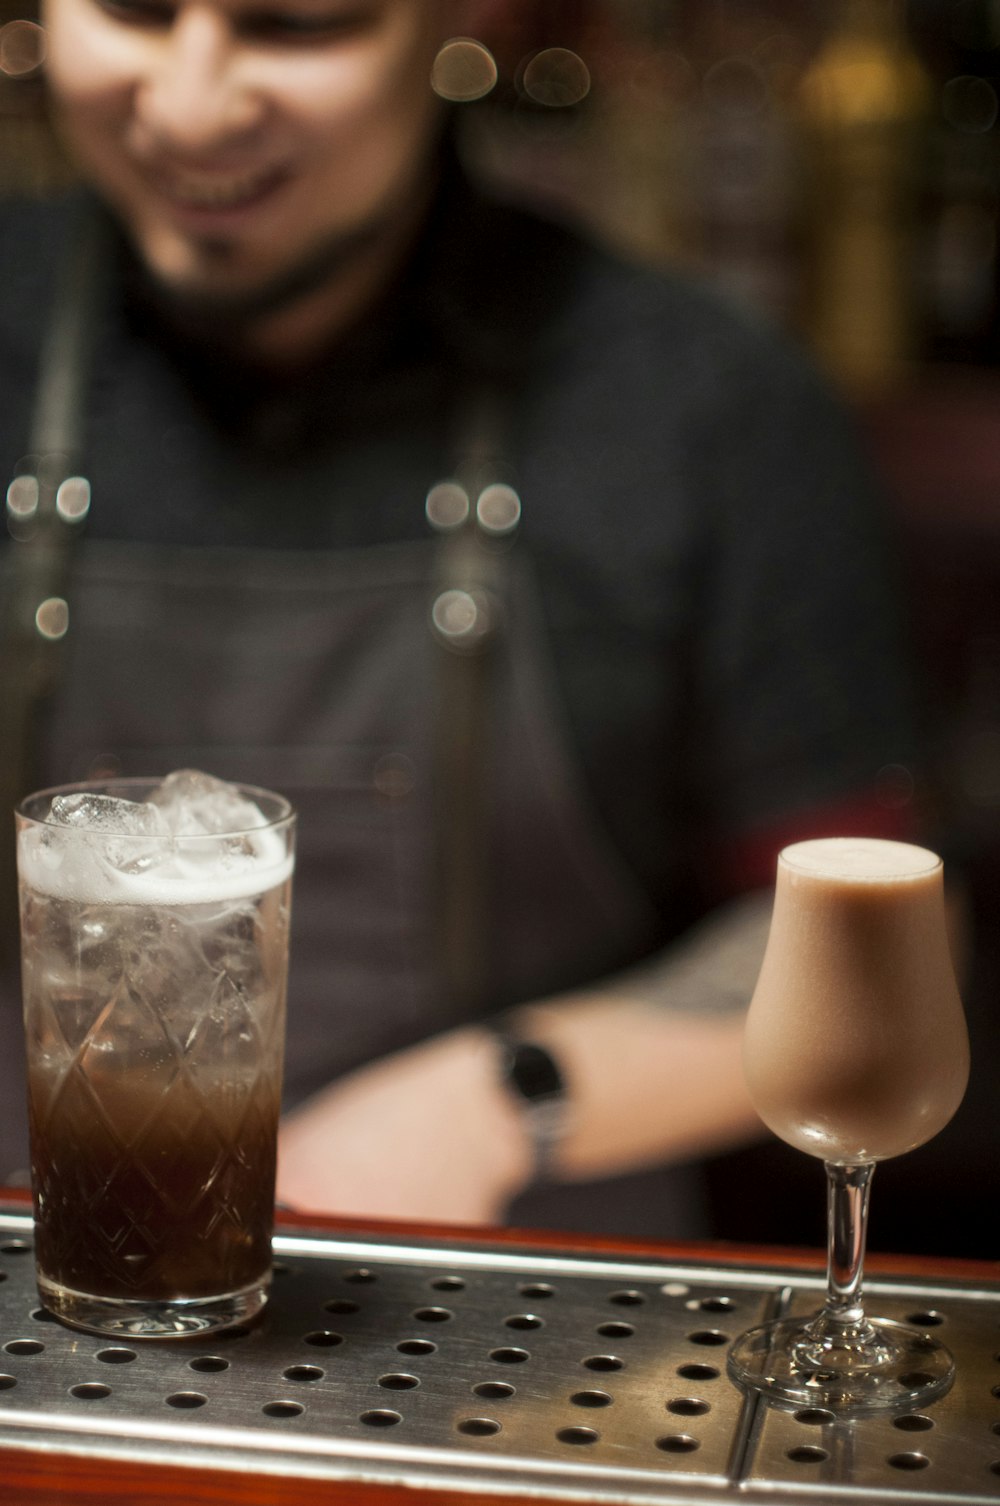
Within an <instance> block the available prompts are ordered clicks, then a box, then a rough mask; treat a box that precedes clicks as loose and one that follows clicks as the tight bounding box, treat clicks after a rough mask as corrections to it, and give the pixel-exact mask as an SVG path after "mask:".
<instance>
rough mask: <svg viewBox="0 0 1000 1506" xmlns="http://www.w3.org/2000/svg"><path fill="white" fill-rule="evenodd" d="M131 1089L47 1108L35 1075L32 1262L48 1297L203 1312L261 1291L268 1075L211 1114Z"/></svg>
mask: <svg viewBox="0 0 1000 1506" xmlns="http://www.w3.org/2000/svg"><path fill="white" fill-rule="evenodd" d="M136 1086H137V1087H138V1088H139V1089H140V1091H139V1092H135V1091H130V1085H129V1084H128V1083H118V1084H113V1083H112V1082H110V1081H109V1080H107V1079H104V1080H101V1079H97V1080H96V1081H94V1082H92V1083H90V1084H88V1085H86V1086H81V1085H80V1084H78V1083H76V1082H74V1080H73V1078H72V1077H71V1078H70V1079H69V1080H68V1081H67V1082H66V1083H65V1084H64V1085H63V1087H62V1091H61V1092H57V1093H56V1094H55V1095H53V1092H52V1084H51V1083H50V1082H48V1081H47V1080H46V1077H45V1074H44V1073H42V1072H39V1071H35V1072H34V1073H32V1075H31V1079H30V1082H29V1113H30V1116H31V1133H32V1144H33V1147H34V1156H33V1177H34V1190H35V1198H36V1202H37V1206H38V1209H39V1219H38V1225H37V1231H36V1239H35V1249H36V1258H37V1262H38V1267H39V1272H40V1273H43V1274H42V1275H41V1280H42V1282H43V1284H44V1286H45V1287H46V1288H47V1290H48V1292H49V1294H50V1295H52V1296H55V1297H56V1299H57V1300H58V1294H59V1292H60V1291H64V1290H65V1291H69V1292H100V1293H101V1294H102V1296H104V1297H110V1298H126V1299H135V1298H146V1299H150V1300H151V1301H153V1302H163V1301H169V1300H171V1299H176V1298H182V1299H186V1300H197V1299H199V1298H207V1297H212V1296H214V1295H217V1294H219V1293H220V1292H227V1293H230V1292H241V1291H243V1290H245V1289H246V1288H249V1287H251V1286H253V1285H255V1284H258V1283H260V1282H261V1281H266V1279H267V1278H268V1275H269V1272H270V1266H271V1241H270V1231H271V1222H272V1213H273V1198H274V1174H275V1135H274V1124H275V1120H276V1118H277V1114H278V1107H279V1098H280V1092H279V1084H278V1083H277V1082H276V1081H275V1079H274V1077H273V1074H272V1075H271V1076H270V1077H262V1078H260V1079H258V1080H257V1081H256V1082H255V1083H252V1084H251V1085H250V1087H249V1092H248V1093H241V1094H240V1095H239V1099H238V1100H237V1101H234V1102H232V1103H231V1104H226V1102H225V1101H224V1100H223V1101H222V1102H218V1101H217V1102H216V1103H215V1104H214V1105H212V1107H211V1111H210V1113H208V1112H205V1111H204V1110H199V1109H198V1108H197V1107H196V1106H195V1105H194V1104H193V1103H192V1102H191V1099H190V1096H189V1095H188V1094H187V1093H175V1095H174V1096H173V1098H171V1094H170V1091H169V1089H168V1091H167V1092H166V1093H165V1094H163V1093H161V1092H160V1089H159V1087H158V1085H157V1084H156V1083H155V1082H154V1084H152V1092H151V1093H150V1094H149V1095H147V1096H146V1097H145V1098H144V1097H143V1095H142V1093H141V1088H142V1084H141V1083H139V1084H137V1085H136ZM95 1094H96V1095H97V1096H98V1097H99V1100H100V1103H101V1111H102V1112H101V1115H100V1116H99V1117H98V1115H97V1114H95V1110H94V1099H93V1096H92V1095H95ZM53 1097H55V1102H53ZM151 1108H152V1109H153V1111H154V1117H153V1118H152V1119H151V1117H150V1110H151Z"/></svg>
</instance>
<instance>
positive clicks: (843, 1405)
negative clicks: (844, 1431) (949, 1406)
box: [729, 1318, 955, 1415]
mask: <svg viewBox="0 0 1000 1506" xmlns="http://www.w3.org/2000/svg"><path fill="white" fill-rule="evenodd" d="M729 1374H730V1375H731V1377H732V1378H733V1380H735V1381H736V1382H737V1383H738V1384H740V1385H742V1386H746V1387H748V1388H749V1389H752V1390H756V1391H761V1392H763V1393H764V1394H765V1395H767V1396H770V1397H773V1398H774V1399H775V1400H778V1401H787V1402H797V1403H798V1404H800V1405H802V1406H823V1407H829V1408H830V1409H831V1410H832V1411H836V1412H838V1413H839V1414H841V1415H846V1414H847V1413H851V1412H866V1411H874V1410H875V1409H876V1408H900V1409H904V1410H906V1409H910V1408H913V1407H921V1406H924V1405H926V1404H927V1403H928V1402H931V1401H934V1400H935V1398H936V1397H938V1396H942V1395H943V1394H944V1392H945V1391H947V1389H948V1387H949V1386H950V1385H951V1383H952V1381H953V1380H954V1377H955V1362H954V1360H953V1359H952V1357H951V1354H950V1352H949V1351H948V1350H947V1349H946V1348H945V1347H944V1345H943V1344H939V1343H938V1342H937V1341H936V1340H935V1339H931V1338H929V1337H928V1336H927V1335H926V1334H923V1333H921V1332H920V1331H919V1329H916V1328H911V1327H910V1326H909V1324H906V1323H896V1322H894V1321H892V1320H891V1319H889V1318H873V1319H870V1320H866V1321H864V1322H862V1323H861V1324H859V1325H857V1327H856V1328H854V1329H850V1330H839V1331H835V1332H830V1331H829V1330H827V1331H825V1332H824V1330H823V1327H822V1325H821V1324H820V1323H819V1322H817V1321H816V1320H813V1321H812V1322H810V1321H809V1320H803V1319H801V1318H783V1319H779V1320H778V1321H777V1322H775V1323H765V1324H764V1325H763V1326H762V1327H760V1328H752V1329H750V1331H749V1333H745V1334H743V1336H742V1338H739V1339H737V1340H736V1342H735V1344H734V1345H733V1347H732V1349H731V1350H730V1352H729Z"/></svg>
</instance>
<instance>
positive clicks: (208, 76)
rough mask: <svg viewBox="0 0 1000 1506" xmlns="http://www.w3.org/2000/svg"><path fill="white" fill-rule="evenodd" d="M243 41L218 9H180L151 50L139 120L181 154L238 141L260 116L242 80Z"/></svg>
mask: <svg viewBox="0 0 1000 1506" xmlns="http://www.w3.org/2000/svg"><path fill="white" fill-rule="evenodd" d="M242 62H243V58H242V54H241V50H240V45H239V39H238V38H236V37H234V36H233V34H232V32H231V31H230V28H229V23H228V21H227V20H226V18H225V17H224V16H223V15H222V14H221V13H220V12H219V11H218V10H216V9H215V8H214V7H209V6H205V7H200V6H182V7H181V8H180V9H179V10H178V11H177V13H176V15H175V18H174V21H173V23H172V25H171V27H170V29H169V31H167V32H166V33H164V34H163V35H161V36H160V37H159V38H158V39H157V45H156V46H155V47H154V48H153V49H151V53H150V58H149V62H148V65H147V67H146V69H145V71H144V73H143V76H142V78H141V79H140V81H139V83H138V85H137V89H136V98H135V111H136V116H137V118H138V120H139V122H140V123H141V124H142V126H143V127H144V128H145V129H146V130H147V131H148V132H149V133H150V135H151V136H152V137H153V139H154V140H155V141H156V142H157V143H158V144H159V145H162V146H166V147H168V148H172V149H174V150H177V151H182V152H189V153H194V152H206V151H214V150H218V149H220V148H224V147H226V146H229V145H232V144H233V143H234V142H238V141H239V140H240V139H241V138H242V137H243V136H244V135H246V134H247V132H249V131H251V130H252V129H253V127H254V126H255V125H256V123H257V121H258V119H259V118H260V115H261V112H262V101H261V99H260V96H259V94H258V93H257V91H256V90H255V89H254V88H253V87H252V86H251V85H250V83H249V81H248V80H247V78H246V77H245V76H244V69H243V67H242Z"/></svg>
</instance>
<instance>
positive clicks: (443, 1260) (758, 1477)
mask: <svg viewBox="0 0 1000 1506" xmlns="http://www.w3.org/2000/svg"><path fill="white" fill-rule="evenodd" d="M274 1249H275V1280H274V1286H273V1291H272V1299H271V1302H270V1304H269V1307H268V1309H267V1312H266V1313H265V1316H264V1318H263V1320H262V1321H261V1322H260V1323H258V1324H257V1325H255V1326H254V1327H252V1328H249V1329H246V1330H238V1329H237V1330H233V1331H232V1333H231V1334H229V1335H226V1334H216V1335H215V1336H214V1337H210V1338H207V1339H206V1338H190V1339H184V1340H178V1341H169V1342H163V1341H160V1342H153V1343H149V1342H147V1343H142V1342H135V1343H128V1342H123V1341H121V1340H113V1341H109V1340H107V1339H102V1338H98V1337H96V1336H91V1335H87V1334H83V1333H74V1332H71V1331H70V1330H69V1329H67V1328H65V1327H63V1326H62V1325H61V1324H59V1323H57V1322H55V1321H53V1320H51V1319H49V1318H48V1316H47V1315H46V1314H45V1313H44V1312H42V1310H41V1309H40V1307H39V1305H38V1299H37V1295H36V1293H35V1290H34V1280H33V1265H32V1255H31V1218H30V1203H29V1202H28V1200H27V1198H26V1196H25V1195H24V1194H23V1193H18V1192H14V1191H10V1192H4V1191H3V1190H2V1189H0V1487H2V1489H0V1500H2V1502H3V1503H4V1506H22V1503H23V1506H57V1503H58V1506H77V1503H80V1506H83V1503H91V1506H92V1503H95V1502H98V1501H100V1502H102V1503H116V1502H120V1503H123V1506H124V1503H127V1506H153V1503H156V1506H165V1503H168V1502H184V1503H186V1506H230V1503H231V1506H237V1503H240V1506H347V1503H348V1502H350V1503H354V1506H387V1503H390V1502H393V1503H400V1502H412V1503H413V1506H468V1503H470V1502H487V1503H492V1502H496V1503H498V1506H528V1503H533V1506H538V1503H539V1502H545V1501H586V1502H606V1503H658V1506H691V1503H695V1502H697V1503H701V1506H705V1503H710V1502H715V1503H723V1502H730V1501H736V1500H744V1501H752V1502H755V1503H760V1506H777V1503H779V1502H780V1503H783V1506H793V1503H799V1502H802V1503H811V1506H824V1503H829V1506H836V1503H844V1506H847V1503H849V1502H863V1503H865V1506H874V1503H880V1502H885V1503H887V1506H888V1503H890V1502H894V1503H899V1502H904V1501H905V1502H911V1501H912V1502H919V1501H927V1502H929V1503H931V1502H933V1503H937V1506H942V1503H950V1502H962V1503H970V1502H984V1503H986V1502H997V1501H1000V1263H993V1262H989V1263H986V1262H971V1261H955V1262H945V1261H940V1260H935V1261H923V1260H919V1259H915V1258H912V1257H907V1258H905V1259H896V1260H893V1259H891V1258H886V1257H882V1258H879V1257H878V1256H876V1255H872V1256H871V1257H870V1258H869V1262H868V1276H867V1283H866V1292H867V1294H868V1298H869V1306H870V1308H871V1310H872V1311H873V1312H874V1311H875V1310H876V1309H877V1310H878V1311H879V1313H880V1314H882V1315H884V1316H889V1317H898V1318H905V1319H908V1320H909V1321H911V1322H913V1323H915V1324H916V1325H917V1326H918V1327H922V1328H923V1329H925V1330H926V1331H928V1332H933V1333H934V1335H935V1336H936V1337H938V1338H941V1339H943V1340H944V1342H945V1343H946V1344H947V1345H948V1346H949V1348H951V1349H952V1351H953V1353H954V1354H955V1356H956V1360H957V1377H956V1380H955V1383H954V1385H953V1387H952V1389H951V1390H950V1391H949V1392H948V1394H947V1395H945V1396H943V1397H941V1398H940V1399H939V1400H938V1401H936V1402H934V1403H933V1405H930V1406H928V1407H927V1408H926V1409H924V1411H922V1412H920V1413H911V1412H906V1411H901V1412H891V1411H888V1412H883V1413H879V1414H877V1415H876V1416H874V1417H866V1418H864V1419H855V1420H837V1419H835V1418H834V1417H833V1416H832V1414H831V1413H829V1412H825V1411H823V1410H821V1409H818V1408H798V1409H793V1408H788V1407H780V1406H774V1405H766V1404H764V1403H762V1402H760V1401H758V1400H755V1399H752V1398H748V1397H746V1396H744V1395H743V1394H742V1393H741V1392H740V1391H739V1389H738V1388H737V1387H736V1386H735V1385H734V1384H733V1383H732V1382H731V1381H730V1380H729V1379H728V1377H727V1374H726V1353H727V1349H728V1346H729V1343H730V1341H731V1340H732V1339H733V1338H735V1337H736V1336H737V1335H738V1334H739V1333H740V1332H742V1330H743V1329H744V1328H747V1327H749V1326H751V1325H752V1324H755V1323H757V1322H759V1321H762V1320H763V1319H764V1318H767V1317H770V1316H773V1315H775V1314H776V1313H778V1312H802V1311H810V1310H812V1309H813V1308H815V1307H816V1306H817V1305H818V1303H819V1301H820V1298H821V1295H822V1288H823V1261H822V1257H821V1256H820V1255H819V1254H818V1253H815V1252H796V1251H787V1250H762V1249H757V1248H754V1249H746V1248H738V1247H735V1246H717V1245H713V1246H693V1245H685V1246H681V1245H663V1246H649V1245H635V1244H626V1243H624V1242H623V1243H618V1242H614V1241H609V1240H606V1239H592V1238H587V1239H583V1238H570V1237H568V1236H562V1235H560V1236H546V1235H540V1234H534V1233H522V1232H518V1231H510V1230H503V1231H492V1230H483V1229H456V1228H453V1227H450V1226H449V1227H447V1228H442V1227H433V1226H410V1225H405V1226H404V1225H389V1224H381V1225H378V1226H375V1225H372V1226H365V1227H361V1226H359V1225H358V1224H354V1223H350V1222H347V1221H343V1220H334V1219H316V1218H304V1217H301V1216H292V1215H283V1217H282V1221H281V1225H280V1228H279V1230H278V1232H277V1234H276V1238H275V1246H274Z"/></svg>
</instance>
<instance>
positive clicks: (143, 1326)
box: [38, 1277, 267, 1339]
mask: <svg viewBox="0 0 1000 1506" xmlns="http://www.w3.org/2000/svg"><path fill="white" fill-rule="evenodd" d="M38 1295H39V1296H40V1297H41V1299H42V1305H43V1307H45V1308H46V1309H47V1310H48V1311H49V1312H50V1313H52V1315H53V1317H56V1318H58V1319H59V1320H60V1322H62V1323H67V1324H68V1325H69V1326H70V1328H79V1329H82V1330H83V1332H84V1333H97V1334H104V1335H105V1336H112V1335H113V1336H116V1337H118V1338H121V1339H186V1338H197V1337H198V1336H199V1335H203V1334H208V1333H216V1332H218V1330H219V1329H221V1328H234V1327H235V1326H237V1325H238V1324H241V1323H249V1322H250V1321H251V1320H252V1319H254V1318H255V1317H256V1316H257V1314H258V1313H259V1312H260V1311H261V1309H262V1308H263V1306H264V1304H265V1302H266V1301H267V1284H266V1283H256V1284H255V1285H254V1286H252V1287H247V1288H246V1289H245V1290H243V1291H240V1292H227V1293H226V1294H225V1295H223V1296H221V1297H203V1298H188V1299H185V1298H174V1299H172V1300H167V1301H162V1302H153V1301H144V1300H142V1299H141V1298H116V1297H92V1296H87V1295H86V1294H85V1293H83V1292H74V1291H71V1290H69V1289H68V1288H67V1287H64V1286H56V1285H53V1284H51V1283H50V1282H48V1281H46V1280H45V1279H44V1278H43V1277H39V1280H38Z"/></svg>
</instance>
